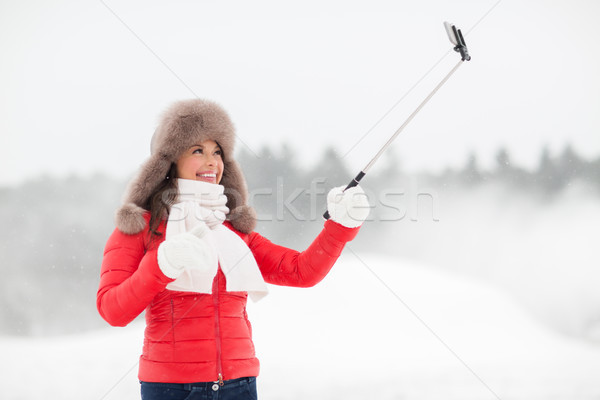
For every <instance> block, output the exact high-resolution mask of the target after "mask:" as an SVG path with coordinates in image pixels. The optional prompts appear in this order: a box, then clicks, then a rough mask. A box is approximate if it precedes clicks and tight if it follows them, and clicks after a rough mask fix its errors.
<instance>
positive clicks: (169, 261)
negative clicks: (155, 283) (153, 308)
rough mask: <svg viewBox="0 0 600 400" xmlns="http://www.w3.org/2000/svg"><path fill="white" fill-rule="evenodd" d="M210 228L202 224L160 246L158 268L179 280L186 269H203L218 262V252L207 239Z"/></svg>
mask: <svg viewBox="0 0 600 400" xmlns="http://www.w3.org/2000/svg"><path fill="white" fill-rule="evenodd" d="M209 231H210V228H209V227H208V226H206V224H204V223H202V224H200V225H198V226H197V227H195V228H194V229H192V230H191V231H189V232H184V233H180V234H178V235H175V236H173V237H172V238H169V239H167V240H165V241H164V242H162V243H161V244H160V245H159V246H158V251H157V258H158V266H159V267H160V270H161V271H162V273H163V274H165V275H166V276H168V277H169V278H171V279H177V278H178V277H179V275H181V273H182V272H183V270H184V268H190V269H193V268H202V267H203V266H210V265H215V264H217V262H218V259H217V257H218V256H217V252H216V251H215V249H214V248H213V246H212V244H211V243H210V242H209V241H208V240H206V239H205V236H206V235H207V234H208V233H209Z"/></svg>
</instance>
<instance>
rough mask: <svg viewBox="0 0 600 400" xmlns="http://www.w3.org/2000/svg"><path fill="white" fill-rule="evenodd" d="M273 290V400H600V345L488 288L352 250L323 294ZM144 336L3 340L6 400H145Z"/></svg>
mask: <svg viewBox="0 0 600 400" xmlns="http://www.w3.org/2000/svg"><path fill="white" fill-rule="evenodd" d="M270 289H271V293H270V295H269V296H267V297H266V298H265V299H263V300H261V301H260V302H258V303H256V304H250V305H249V307H248V312H249V315H250V319H251V321H252V323H253V328H254V337H255V342H256V348H257V352H258V356H259V358H260V360H261V363H262V367H261V375H260V377H259V380H258V385H259V397H260V398H262V399H284V400H285V399H289V400H292V399H305V398H311V399H340V398H343V399H359V398H360V399H365V398H377V399H415V400H425V399H436V400H437V399H462V400H466V399H502V400H516V399H523V400H525V399H527V400H537V399H556V400H559V399H565V400H573V399H583V400H585V399H590V400H591V399H598V398H600V379H598V376H600V346H594V345H593V344H590V343H588V342H583V341H577V340H574V339H570V338H567V337H565V336H560V335H559V334H557V333H555V332H553V331H550V330H549V329H547V328H545V327H543V326H542V325H538V324H537V323H536V322H534V320H533V319H531V318H530V317H529V316H528V315H527V314H525V313H524V312H523V311H522V310H521V309H520V308H519V307H518V306H517V305H516V304H515V303H513V302H512V301H511V300H510V298H508V297H507V296H506V295H504V294H503V293H501V292H498V291H496V290H495V289H493V288H491V287H488V286H485V285H484V284H482V283H480V282H477V281H469V280H466V279H464V278H460V279H459V278H456V277H453V276H449V275H445V274H443V273H441V272H439V271H437V270H434V269H432V268H428V267H427V266H424V265H418V264H414V263H409V262H406V261H405V260H401V259H391V258H385V257H380V256H377V255H373V254H363V253H361V254H355V253H354V252H353V251H352V248H351V246H349V248H347V250H346V251H345V254H344V256H343V257H342V258H341V259H340V261H339V262H338V264H337V265H336V266H335V267H334V269H333V271H332V272H331V273H330V275H329V276H328V277H327V278H326V279H325V280H324V281H323V282H322V283H321V284H319V285H318V286H317V287H315V288H310V289H294V288H281V287H273V286H271V288H270ZM142 335H143V325H142V324H141V323H135V324H132V325H130V326H128V327H126V328H110V327H107V328H106V329H104V330H101V331H96V332H91V333H86V334H81V335H73V336H63V337H58V338H49V339H40V338H37V339H25V338H0V354H2V358H3V362H2V363H1V366H0V380H1V382H2V395H1V397H2V398H3V399H11V400H12V399H15V400H16V399H32V398H45V399H61V400H70V399H82V398H84V399H98V400H100V399H135V398H139V394H138V393H139V385H138V382H137V378H136V374H137V357H138V355H139V352H140V349H141V343H142Z"/></svg>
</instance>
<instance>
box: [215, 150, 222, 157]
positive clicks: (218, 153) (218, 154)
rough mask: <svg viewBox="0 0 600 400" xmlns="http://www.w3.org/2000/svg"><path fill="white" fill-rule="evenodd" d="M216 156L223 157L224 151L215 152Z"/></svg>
mask: <svg viewBox="0 0 600 400" xmlns="http://www.w3.org/2000/svg"><path fill="white" fill-rule="evenodd" d="M215 154H216V155H217V156H221V155H223V151H222V150H217V151H215Z"/></svg>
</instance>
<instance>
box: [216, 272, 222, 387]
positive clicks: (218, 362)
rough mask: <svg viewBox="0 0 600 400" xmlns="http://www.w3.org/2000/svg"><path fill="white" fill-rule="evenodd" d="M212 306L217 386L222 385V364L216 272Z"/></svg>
mask: <svg viewBox="0 0 600 400" xmlns="http://www.w3.org/2000/svg"><path fill="white" fill-rule="evenodd" d="M213 306H214V308H215V344H216V346H217V376H218V377H219V381H218V382H219V386H223V384H224V383H223V366H222V365H221V326H220V317H219V273H218V272H217V284H216V289H215V292H214V293H213Z"/></svg>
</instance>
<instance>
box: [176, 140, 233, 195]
mask: <svg viewBox="0 0 600 400" xmlns="http://www.w3.org/2000/svg"><path fill="white" fill-rule="evenodd" d="M176 165H177V177H178V178H182V179H191V180H196V181H203V182H208V183H215V184H217V183H219V182H221V178H222V177H223V157H222V150H221V147H219V145H218V144H217V143H216V142H215V141H214V140H205V141H204V142H202V143H198V144H195V145H193V146H192V147H190V148H189V149H187V150H186V151H185V153H183V155H182V156H181V157H179V160H177V163H176Z"/></svg>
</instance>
